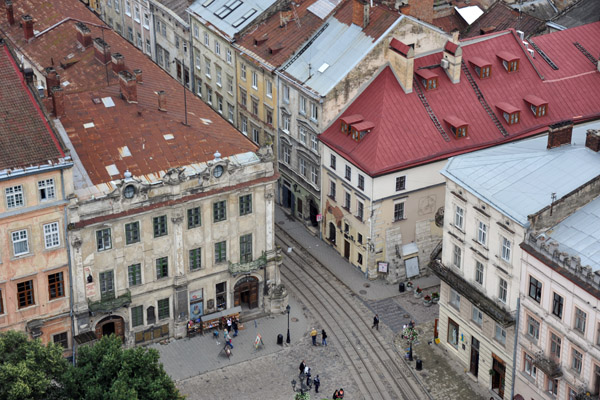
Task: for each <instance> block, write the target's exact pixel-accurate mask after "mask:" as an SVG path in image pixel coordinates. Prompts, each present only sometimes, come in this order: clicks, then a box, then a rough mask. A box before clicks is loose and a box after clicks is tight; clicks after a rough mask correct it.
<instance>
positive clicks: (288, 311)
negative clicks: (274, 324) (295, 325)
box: [285, 304, 291, 344]
mask: <svg viewBox="0 0 600 400" xmlns="http://www.w3.org/2000/svg"><path fill="white" fill-rule="evenodd" d="M290 309H291V307H290V305H289V304H288V305H287V306H286V307H285V311H286V312H287V315H288V332H287V338H286V339H285V342H286V343H287V344H290V341H291V340H290Z"/></svg>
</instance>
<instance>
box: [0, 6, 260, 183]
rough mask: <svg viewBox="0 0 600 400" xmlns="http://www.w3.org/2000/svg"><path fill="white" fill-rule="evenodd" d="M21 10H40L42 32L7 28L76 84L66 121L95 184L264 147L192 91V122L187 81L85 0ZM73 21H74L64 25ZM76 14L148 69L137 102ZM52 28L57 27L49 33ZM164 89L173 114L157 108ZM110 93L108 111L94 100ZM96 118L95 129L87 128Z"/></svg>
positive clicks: (31, 54) (18, 9)
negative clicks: (82, 34) (85, 40)
mask: <svg viewBox="0 0 600 400" xmlns="http://www.w3.org/2000/svg"><path fill="white" fill-rule="evenodd" d="M14 7H15V18H17V17H18V16H20V15H22V14H30V15H32V16H33V18H34V19H35V20H36V25H35V27H34V29H36V30H39V31H41V32H42V34H40V35H38V37H36V38H34V39H33V40H32V41H31V42H30V43H27V42H25V41H24V39H23V33H22V30H21V29H20V28H19V27H18V24H15V25H14V26H12V27H11V26H9V25H8V23H7V21H6V18H0V21H1V22H0V28H1V29H2V30H3V31H4V32H6V33H7V35H8V37H9V38H10V40H11V41H12V42H13V43H16V44H17V45H18V46H19V47H20V48H21V49H22V51H23V52H24V53H25V55H26V57H28V58H29V59H31V60H33V62H34V63H35V64H36V65H37V67H38V69H40V70H41V69H43V68H44V67H47V66H50V65H52V64H53V65H54V66H55V68H56V69H57V72H58V73H59V75H60V77H61V82H63V83H65V82H66V81H68V82H69V84H68V85H66V86H64V85H63V89H64V91H65V94H64V100H65V116H64V117H61V118H60V121H61V123H62V125H63V126H64V128H65V130H66V132H67V133H68V135H69V138H70V140H71V142H72V144H73V146H74V148H75V150H76V152H77V154H78V156H79V158H80V160H81V162H82V163H83V166H84V168H85V169H86V171H87V172H88V174H89V176H90V179H91V180H92V182H93V183H94V184H100V183H107V182H110V181H112V180H113V179H120V178H122V175H123V173H124V172H125V170H126V169H128V170H129V171H131V173H132V174H133V175H134V176H143V175H149V174H152V173H157V172H160V171H165V170H168V169H170V168H173V167H179V166H185V165H190V164H194V163H202V162H206V161H208V160H212V159H213V158H214V156H213V154H214V153H215V152H216V151H217V150H218V151H219V152H220V153H221V155H222V157H228V156H231V155H234V154H239V153H244V152H248V151H256V150H257V147H256V146H255V145H254V144H253V143H252V142H251V141H250V140H248V139H247V138H246V137H245V136H243V135H242V134H241V133H239V132H238V131H237V130H236V129H234V128H233V127H232V126H231V125H230V124H229V123H227V122H225V120H223V119H222V117H221V116H219V115H218V114H217V113H215V112H214V111H213V110H212V109H211V108H209V107H208V106H207V105H206V104H205V103H204V102H202V101H201V100H200V99H198V98H197V97H196V96H194V95H193V94H192V93H190V92H188V95H187V112H188V122H189V126H184V125H183V124H182V122H183V121H184V111H183V110H184V104H183V103H184V100H183V88H182V86H181V85H180V84H179V83H178V82H176V81H175V80H173V79H172V78H171V77H169V75H168V74H167V73H166V72H164V71H163V70H161V69H160V68H159V67H158V66H157V65H155V64H154V63H153V62H152V61H151V60H150V59H149V58H148V57H147V56H146V55H144V54H143V53H142V52H141V51H139V50H138V49H137V48H135V47H134V46H132V45H131V44H130V43H129V42H127V41H126V40H125V39H123V38H122V37H120V36H119V35H118V34H116V33H115V32H113V31H111V30H104V33H102V32H101V30H100V29H99V28H98V27H97V26H101V25H102V22H101V21H100V20H99V19H98V18H97V17H96V16H95V15H94V14H93V13H92V12H90V11H89V10H87V9H86V7H85V6H84V5H83V4H82V3H80V2H78V1H72V0H53V1H43V0H28V1H22V2H19V3H17V4H15V6H14ZM65 18H71V20H68V21H65V22H62V23H60V22H61V21H63V19H65ZM75 19H77V20H80V21H83V22H84V23H85V24H86V25H87V26H88V28H90V29H91V31H92V37H102V36H103V35H104V40H105V41H106V42H107V43H108V44H109V45H110V47H111V52H112V53H115V52H119V53H121V54H122V55H123V56H124V57H125V65H126V67H127V69H129V70H130V71H131V70H133V69H141V70H142V76H143V83H140V84H137V97H138V99H137V101H138V102H137V104H129V103H127V102H126V101H124V100H122V99H121V98H120V89H119V80H118V78H117V75H116V74H115V73H114V72H112V69H111V65H110V64H109V65H108V67H105V66H103V65H101V64H100V63H99V62H98V61H97V60H96V59H95V57H94V48H93V46H92V47H89V48H87V49H84V48H83V47H82V46H80V45H79V44H78V42H77V40H76V36H77V35H76V29H75V22H74V20H75ZM53 26H54V27H53ZM49 27H53V28H52V29H50V30H48V31H47V32H43V31H44V30H45V29H47V28H49ZM73 59H76V60H78V61H77V62H76V63H75V64H73V65H70V66H67V67H66V68H62V67H61V66H60V63H61V61H63V60H65V61H66V60H73ZM107 80H108V81H109V84H107ZM160 90H164V91H165V92H166V97H167V106H166V109H167V111H166V112H159V111H157V108H158V99H157V97H158V96H157V94H156V92H158V91H160ZM105 97H111V98H112V100H113V102H114V103H115V106H114V107H110V108H107V107H105V106H104V105H103V104H102V103H100V104H96V103H95V102H94V99H98V98H105ZM90 122H93V124H94V126H93V127H91V128H87V129H86V128H84V127H83V125H84V124H88V123H90ZM167 134H170V135H172V136H173V139H172V140H166V139H165V137H164V135H167ZM125 146H127V149H128V150H129V152H130V153H131V156H122V155H121V152H120V150H123V148H124V147H125ZM112 164H114V165H115V166H116V167H117V169H118V171H119V175H117V176H111V175H110V174H109V173H108V171H107V169H106V167H107V166H109V165H112Z"/></svg>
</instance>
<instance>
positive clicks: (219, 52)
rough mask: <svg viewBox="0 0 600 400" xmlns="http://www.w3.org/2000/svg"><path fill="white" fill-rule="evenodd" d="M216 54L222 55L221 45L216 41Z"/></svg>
mask: <svg viewBox="0 0 600 400" xmlns="http://www.w3.org/2000/svg"><path fill="white" fill-rule="evenodd" d="M215 54H217V55H221V43H220V42H219V41H218V40H215Z"/></svg>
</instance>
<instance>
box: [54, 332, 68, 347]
mask: <svg viewBox="0 0 600 400" xmlns="http://www.w3.org/2000/svg"><path fill="white" fill-rule="evenodd" d="M52 341H53V342H54V343H56V344H58V345H59V346H61V347H62V348H63V349H68V348H69V338H68V336H67V332H63V333H57V334H56V335H52Z"/></svg>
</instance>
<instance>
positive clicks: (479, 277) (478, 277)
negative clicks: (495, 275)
mask: <svg viewBox="0 0 600 400" xmlns="http://www.w3.org/2000/svg"><path fill="white" fill-rule="evenodd" d="M475 282H477V283H479V284H480V285H483V264H482V263H480V262H479V261H475Z"/></svg>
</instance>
